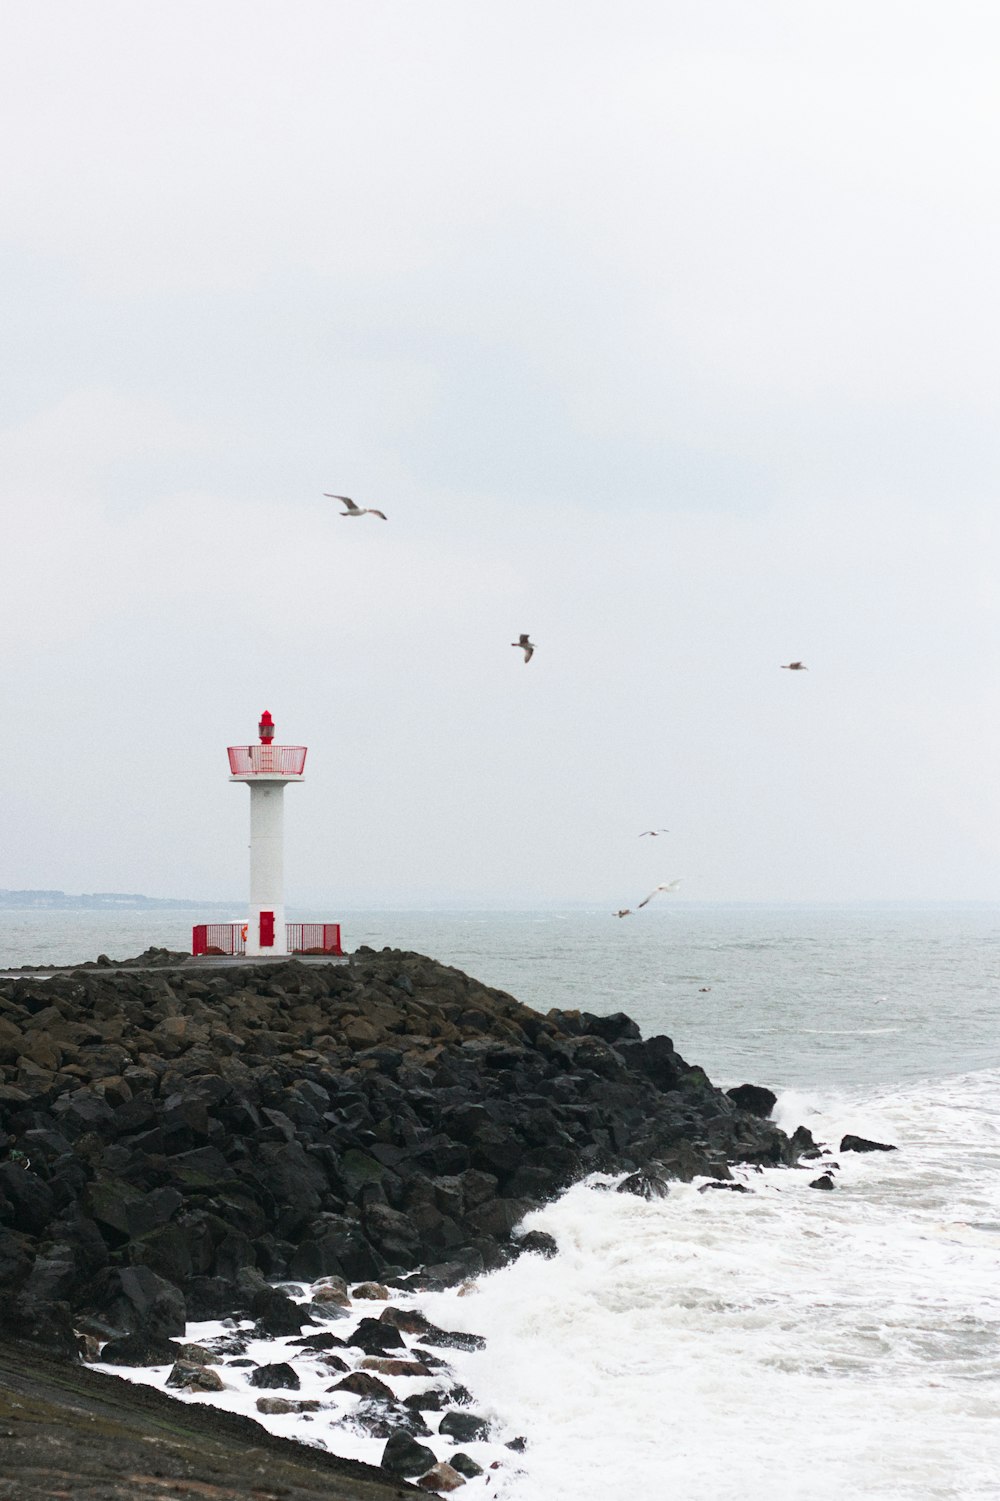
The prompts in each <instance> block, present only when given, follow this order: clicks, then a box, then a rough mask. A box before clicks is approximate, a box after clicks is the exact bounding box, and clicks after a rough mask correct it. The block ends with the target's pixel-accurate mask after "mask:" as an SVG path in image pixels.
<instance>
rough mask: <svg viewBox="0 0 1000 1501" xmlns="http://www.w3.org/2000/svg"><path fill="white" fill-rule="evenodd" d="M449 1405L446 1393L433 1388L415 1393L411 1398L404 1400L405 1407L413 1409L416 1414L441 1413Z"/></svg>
mask: <svg viewBox="0 0 1000 1501" xmlns="http://www.w3.org/2000/svg"><path fill="white" fill-rule="evenodd" d="M446 1404H447V1397H446V1395H445V1393H444V1392H442V1391H439V1390H437V1389H436V1388H432V1389H431V1390H430V1391H426V1392H414V1393H413V1395H412V1396H411V1397H404V1398H403V1406H404V1407H412V1408H413V1410H414V1411H415V1412H440V1411H441V1409H442V1408H443V1407H444V1406H445V1405H446Z"/></svg>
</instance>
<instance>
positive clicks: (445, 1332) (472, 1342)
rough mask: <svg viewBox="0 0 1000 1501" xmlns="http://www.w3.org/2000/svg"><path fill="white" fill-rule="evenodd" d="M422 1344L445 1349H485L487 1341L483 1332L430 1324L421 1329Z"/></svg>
mask: <svg viewBox="0 0 1000 1501" xmlns="http://www.w3.org/2000/svg"><path fill="white" fill-rule="evenodd" d="M420 1341H421V1344H424V1345H431V1346H434V1347H436V1348H438V1349H445V1350H485V1348H486V1341H485V1339H484V1338H483V1336H482V1335H481V1334H465V1333H464V1332H463V1331H462V1330H460V1329H438V1327H437V1326H436V1325H435V1324H428V1325H427V1327H426V1328H425V1329H424V1330H422V1331H421V1335H420Z"/></svg>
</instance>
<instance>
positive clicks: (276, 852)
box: [247, 781, 288, 956]
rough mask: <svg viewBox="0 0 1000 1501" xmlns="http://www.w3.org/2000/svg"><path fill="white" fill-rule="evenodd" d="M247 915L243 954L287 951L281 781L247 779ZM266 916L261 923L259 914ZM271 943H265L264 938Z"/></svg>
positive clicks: (283, 788)
mask: <svg viewBox="0 0 1000 1501" xmlns="http://www.w3.org/2000/svg"><path fill="white" fill-rule="evenodd" d="M249 787H250V918H249V921H248V922H247V954H248V955H251V956H259V955H261V954H264V955H273V956H276V955H280V954H287V953H288V944H287V942H286V938H285V853H284V838H285V830H284V816H285V783H284V782H277V781H275V782H250V783H249ZM262 913H270V918H265V920H264V922H263V923H262V922H261V914H262ZM268 937H270V938H271V940H272V942H271V943H270V944H268V943H267V942H266V940H267V938H268Z"/></svg>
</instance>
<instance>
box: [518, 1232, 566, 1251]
mask: <svg viewBox="0 0 1000 1501" xmlns="http://www.w3.org/2000/svg"><path fill="white" fill-rule="evenodd" d="M515 1245H516V1246H517V1248H518V1250H520V1251H531V1252H533V1253H534V1254H535V1255H536V1256H545V1257H552V1256H558V1254H559V1247H558V1246H557V1244H556V1242H555V1239H554V1238H553V1237H552V1236H551V1235H549V1234H548V1233H547V1232H546V1231H545V1230H529V1231H528V1232H527V1234H526V1235H521V1236H519V1237H518V1239H517V1240H516V1241H515Z"/></svg>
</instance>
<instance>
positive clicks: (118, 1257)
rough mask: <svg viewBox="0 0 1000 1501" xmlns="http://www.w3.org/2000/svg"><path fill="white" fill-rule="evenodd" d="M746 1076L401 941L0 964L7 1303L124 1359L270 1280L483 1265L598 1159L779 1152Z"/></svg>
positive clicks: (260, 1313)
mask: <svg viewBox="0 0 1000 1501" xmlns="http://www.w3.org/2000/svg"><path fill="white" fill-rule="evenodd" d="M748 1098H749V1097H747V1096H745V1095H743V1096H741V1094H740V1091H733V1094H732V1096H730V1095H727V1094H725V1093H723V1092H722V1091H721V1090H719V1089H717V1088H715V1087H714V1086H713V1085H712V1084H711V1083H710V1081H709V1079H708V1078H707V1077H706V1075H705V1073H704V1072H703V1070H702V1069H700V1068H698V1067H694V1066H691V1065H689V1064H688V1063H686V1062H685V1061H684V1059H683V1058H681V1057H680V1056H679V1054H678V1053H677V1052H676V1051H675V1049H674V1047H673V1045H672V1043H671V1042H670V1039H669V1038H667V1037H652V1038H649V1039H647V1040H643V1039H642V1037H641V1036H640V1034H639V1029H638V1027H637V1026H636V1025H635V1023H634V1022H632V1021H631V1020H630V1019H629V1018H628V1017H627V1016H625V1015H623V1014H617V1015H614V1016H601V1017H598V1016H591V1015H588V1014H586V1013H580V1012H566V1011H550V1012H548V1014H547V1015H542V1014H540V1013H539V1012H536V1011H533V1010H531V1009H529V1008H528V1007H527V1006H523V1005H521V1004H520V1003H519V1002H518V1001H516V1000H515V999H513V998H512V997H511V996H509V995H505V994H503V993H502V992H500V991H497V990H493V989H490V988H489V987H487V986H485V985H481V984H479V983H478V982H477V981H475V980H474V979H471V978H469V977H468V976H467V975H465V974H463V973H461V972H460V971H458V970H455V969H450V968H447V967H446V966H444V965H441V964H438V963H436V962H434V961H433V960H430V959H427V958H424V957H422V956H420V955H418V954H411V953H403V952H399V951H395V950H383V951H381V952H380V953H375V952H373V951H370V950H365V949H362V950H360V951H359V952H358V953H357V954H355V955H354V956H353V957H352V959H351V962H350V963H349V964H346V965H342V966H333V965H331V966H329V967H328V966H313V967H308V966H305V965H302V964H297V963H295V962H289V963H288V964H285V965H281V966H267V967H260V968H253V969H247V968H243V969H236V968H232V967H229V968H225V967H223V968H220V969H211V968H206V969H201V968H197V967H187V968H184V967H183V966H180V965H176V964H175V965H174V966H173V967H170V966H165V967H162V968H160V969H155V970H154V969H149V970H142V969H133V970H131V971H128V970H121V971H119V970H109V969H106V968H103V967H97V968H86V969H80V970H73V971H62V972H58V973H55V974H53V975H51V976H49V977H46V978H44V979H43V978H41V977H40V976H36V975H32V976H28V977H25V978H19V979H8V980H5V981H0V1288H2V1290H3V1295H4V1296H3V1314H2V1319H0V1322H2V1324H3V1325H4V1326H6V1329H7V1331H8V1332H11V1333H16V1334H19V1335H22V1336H24V1337H27V1338H30V1339H33V1340H36V1341H43V1342H45V1343H48V1344H50V1345H54V1346H56V1347H58V1348H60V1349H62V1350H64V1351H65V1352H66V1353H75V1352H77V1351H78V1350H79V1348H80V1341H81V1336H82V1337H83V1338H85V1339H86V1338H88V1337H89V1338H90V1339H91V1340H92V1341H93V1340H111V1341H113V1342H115V1343H114V1348H115V1349H116V1351H117V1358H118V1359H120V1360H122V1361H124V1360H142V1359H146V1358H149V1356H150V1353H151V1352H153V1351H155V1350H156V1349H157V1348H158V1347H159V1348H162V1341H163V1340H164V1339H166V1338H168V1337H170V1336H175V1335H180V1334H182V1333H183V1331H184V1326H185V1322H186V1321H188V1320H197V1319H208V1318H215V1317H221V1316H224V1315H230V1314H233V1313H234V1312H236V1311H239V1310H241V1311H245V1312H246V1313H248V1314H249V1315H250V1316H251V1317H254V1318H258V1319H261V1320H263V1321H264V1324H265V1326H268V1321H270V1324H269V1327H270V1330H271V1332H273V1333H276V1334H277V1333H286V1332H287V1333H292V1332H295V1333H298V1332H299V1327H300V1326H299V1325H295V1328H294V1331H293V1330H292V1328H291V1327H289V1329H288V1330H284V1329H283V1328H282V1327H281V1322H282V1318H283V1316H285V1314H286V1313H287V1310H285V1309H284V1308H283V1305H282V1303H280V1302H279V1303H277V1304H276V1303H275V1297H276V1294H275V1291H274V1289H273V1288H271V1287H270V1286H269V1285H268V1284H271V1283H274V1282H277V1281H280V1280H283V1279H287V1278H292V1279H302V1280H307V1281H314V1280H316V1279H319V1278H323V1277H340V1278H346V1279H347V1280H348V1281H361V1280H364V1279H369V1278H377V1279H379V1280H380V1281H382V1282H386V1281H395V1282H396V1283H397V1284H400V1285H402V1286H404V1287H405V1286H407V1285H409V1286H414V1285H417V1282H416V1281H414V1280H412V1279H414V1277H415V1274H416V1273H417V1270H418V1269H420V1271H419V1278H418V1279H417V1280H418V1281H419V1283H420V1285H431V1286H433V1285H445V1284H447V1283H450V1282H452V1281H454V1280H456V1279H458V1278H461V1277H466V1276H469V1275H474V1274H475V1273H477V1272H479V1271H481V1270H483V1269H484V1268H491V1267H495V1266H498V1265H500V1264H502V1263H503V1262H504V1260H505V1259H508V1258H509V1257H510V1256H512V1255H514V1254H517V1251H518V1249H519V1244H518V1242H517V1241H516V1240H515V1238H514V1237H513V1234H512V1232H514V1230H515V1227H516V1226H517V1225H518V1224H519V1222H520V1221H521V1219H522V1218H523V1216H524V1215H525V1213H526V1212H527V1211H528V1210H530V1209H531V1208H532V1207H534V1206H536V1205H538V1204H540V1203H542V1202H544V1201H545V1200H546V1199H549V1198H551V1197H552V1196H553V1195H555V1194H557V1193H558V1192H559V1191H560V1190H561V1189H563V1188H565V1187H566V1186H567V1185H568V1184H570V1183H571V1182H573V1181H574V1180H576V1179H578V1178H580V1177H581V1176H583V1175H585V1174H587V1173H589V1172H592V1171H595V1170H604V1171H608V1172H625V1173H629V1174H631V1175H633V1179H634V1187H635V1190H636V1191H638V1192H648V1191H649V1190H650V1184H651V1183H655V1182H656V1181H657V1180H660V1179H668V1178H670V1177H680V1178H685V1179H690V1178H692V1177H694V1176H696V1175H700V1174H706V1175H709V1176H710V1177H712V1178H714V1179H716V1180H718V1181H720V1182H725V1181H726V1180H727V1179H728V1177H729V1164H730V1163H733V1162H751V1163H761V1164H781V1163H787V1164H791V1163H793V1162H794V1161H795V1160H796V1155H797V1151H798V1149H799V1147H800V1146H810V1145H811V1142H810V1141H808V1140H803V1141H801V1142H800V1141H797V1140H796V1139H795V1138H792V1139H789V1138H788V1137H787V1136H785V1135H784V1134H783V1133H782V1132H781V1131H780V1130H779V1129H778V1128H777V1127H776V1126H775V1125H773V1124H772V1123H771V1122H770V1121H768V1120H767V1119H764V1118H762V1115H761V1108H760V1103H759V1100H749V1107H750V1108H748ZM525 1244H527V1245H529V1246H530V1247H532V1248H533V1249H535V1250H540V1251H543V1252H544V1251H552V1250H553V1249H554V1247H553V1246H552V1245H551V1244H550V1243H548V1241H547V1238H546V1237H544V1236H538V1235H536V1236H534V1237H526V1238H525V1241H523V1242H521V1243H520V1247H521V1248H523V1246H524V1245H525ZM279 1296H280V1295H279ZM292 1323H294V1318H293V1319H292ZM105 1358H108V1357H107V1354H106V1357H105Z"/></svg>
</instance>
